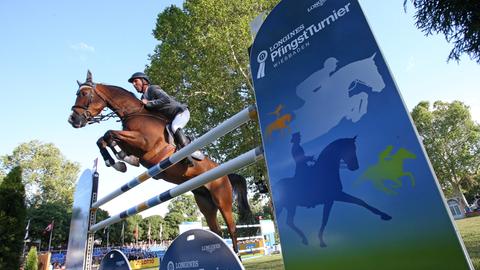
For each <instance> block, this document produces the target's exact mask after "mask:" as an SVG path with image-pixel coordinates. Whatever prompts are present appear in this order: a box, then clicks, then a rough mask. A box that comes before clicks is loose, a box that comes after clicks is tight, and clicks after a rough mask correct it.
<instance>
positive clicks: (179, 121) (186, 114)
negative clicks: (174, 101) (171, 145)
mask: <svg viewBox="0 0 480 270" xmlns="http://www.w3.org/2000/svg"><path fill="white" fill-rule="evenodd" d="M188 120H190V111H189V110H188V109H186V110H185V111H183V112H181V113H179V114H177V115H176V116H175V118H173V121H172V131H173V133H175V132H177V129H179V128H183V127H185V125H186V124H187V123H188Z"/></svg>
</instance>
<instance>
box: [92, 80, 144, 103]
mask: <svg viewBox="0 0 480 270" xmlns="http://www.w3.org/2000/svg"><path fill="white" fill-rule="evenodd" d="M97 85H102V86H103V87H105V88H108V89H110V90H112V91H113V92H114V95H115V98H120V97H126V98H128V99H134V100H135V101H137V102H141V101H140V99H138V98H137V96H135V94H134V93H132V92H130V91H128V90H127V89H124V88H122V87H120V86H116V85H111V84H103V83H98V84H97ZM112 98H113V97H112Z"/></svg>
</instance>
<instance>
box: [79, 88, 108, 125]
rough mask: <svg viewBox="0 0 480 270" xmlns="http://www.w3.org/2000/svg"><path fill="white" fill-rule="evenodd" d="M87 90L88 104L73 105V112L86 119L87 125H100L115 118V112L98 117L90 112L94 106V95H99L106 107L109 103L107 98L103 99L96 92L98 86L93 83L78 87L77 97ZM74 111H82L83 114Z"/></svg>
mask: <svg viewBox="0 0 480 270" xmlns="http://www.w3.org/2000/svg"><path fill="white" fill-rule="evenodd" d="M85 88H88V89H89V91H88V94H87V103H86V104H85V105H73V106H72V111H74V112H75V113H77V114H78V115H80V116H81V117H83V118H85V120H86V121H87V124H93V123H98V122H100V121H102V120H107V119H109V118H111V117H113V115H114V113H113V112H111V113H109V114H106V115H103V114H99V115H97V116H93V114H92V112H91V111H90V105H91V104H92V101H93V97H94V95H97V96H98V97H99V98H100V99H101V100H102V101H103V103H104V105H105V106H104V107H106V106H107V101H106V100H105V98H103V97H102V96H101V95H100V94H99V93H98V92H97V91H96V84H95V83H92V82H86V83H83V84H80V86H79V87H78V90H77V97H78V96H79V95H80V93H81V90H82V89H85ZM74 109H82V110H83V113H81V114H80V113H78V111H75V110H74Z"/></svg>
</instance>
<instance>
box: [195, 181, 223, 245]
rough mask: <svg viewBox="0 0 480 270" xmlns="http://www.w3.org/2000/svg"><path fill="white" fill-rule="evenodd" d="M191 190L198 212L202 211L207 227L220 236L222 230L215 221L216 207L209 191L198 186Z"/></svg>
mask: <svg viewBox="0 0 480 270" xmlns="http://www.w3.org/2000/svg"><path fill="white" fill-rule="evenodd" d="M192 192H193V195H194V198H195V201H196V202H197V205H198V208H199V209H200V212H202V214H203V216H204V217H205V220H206V222H207V225H208V228H210V230H211V231H212V232H214V233H216V234H217V235H219V236H220V237H221V236H222V231H221V229H220V225H218V222H217V211H218V208H217V206H216V205H215V203H213V201H212V197H211V196H210V193H209V192H208V190H207V189H205V188H198V189H196V190H193V191H192Z"/></svg>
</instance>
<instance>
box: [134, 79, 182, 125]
mask: <svg viewBox="0 0 480 270" xmlns="http://www.w3.org/2000/svg"><path fill="white" fill-rule="evenodd" d="M142 99H146V100H148V103H147V104H145V107H146V108H147V109H149V110H154V111H158V112H159V113H161V114H162V115H164V116H166V117H167V118H168V119H169V120H170V121H171V120H173V118H175V116H176V115H177V114H179V113H181V112H183V111H185V110H186V109H187V108H188V107H187V105H185V104H182V103H180V102H178V101H176V100H175V99H174V98H172V97H171V96H169V95H168V94H167V93H166V92H165V91H163V90H162V88H160V86H158V85H150V86H148V88H147V90H146V91H145V93H143V95H142Z"/></svg>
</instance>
